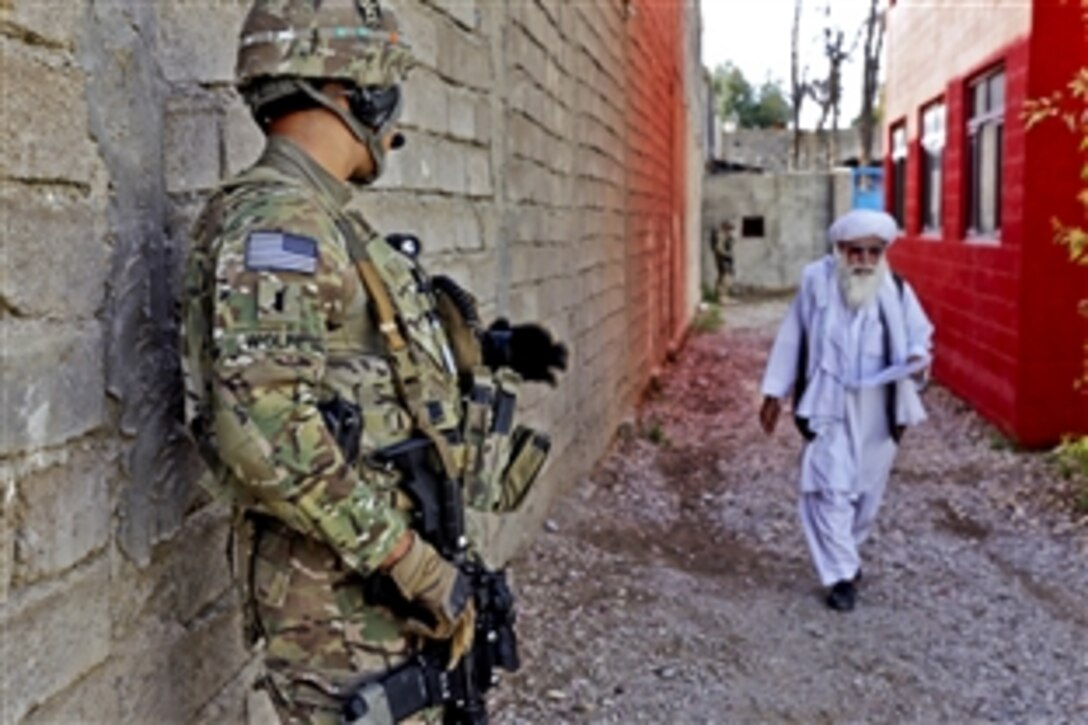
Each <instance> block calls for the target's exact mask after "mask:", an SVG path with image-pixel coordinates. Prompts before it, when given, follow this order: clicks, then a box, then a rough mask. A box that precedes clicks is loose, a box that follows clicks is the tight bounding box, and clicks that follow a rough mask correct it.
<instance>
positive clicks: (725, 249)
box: [710, 221, 733, 300]
mask: <svg viewBox="0 0 1088 725" xmlns="http://www.w3.org/2000/svg"><path fill="white" fill-rule="evenodd" d="M710 250H711V252H713V253H714V265H715V267H716V268H717V271H718V278H717V280H715V282H714V295H715V296H716V297H717V298H718V299H719V300H720V299H722V298H723V297H727V296H729V294H730V293H731V292H732V291H733V223H732V222H730V221H724V222H722V223H721V224H720V225H719V226H718V229H717V231H716V232H714V233H712V234H711V236H710Z"/></svg>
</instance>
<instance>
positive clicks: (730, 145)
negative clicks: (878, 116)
mask: <svg viewBox="0 0 1088 725" xmlns="http://www.w3.org/2000/svg"><path fill="white" fill-rule="evenodd" d="M719 128H721V129H722V130H721V131H720V132H719V133H720V135H719V138H720V140H719V142H718V144H717V148H716V150H717V153H718V156H717V159H718V161H719V163H720V164H724V165H726V166H740V167H744V168H757V169H761V170H763V171H772V172H773V171H826V170H827V169H828V168H829V167H834V166H856V165H857V164H858V159H859V158H860V157H861V143H860V138H859V135H858V131H857V129H854V128H840V129H839V130H838V131H837V132H836V133H835V134H834V138H833V139H832V138H829V137H830V136H831V135H832V134H831V132H830V131H827V132H826V133H817V132H816V131H806V130H802V131H801V140H800V149H799V151H800V153H799V154H798V160H797V167H796V168H791V164H790V161H791V158H792V156H793V131H791V130H790V129H786V128H729V129H726V128H724V127H719ZM832 140H833V141H834V143H833V144H830V145H829V143H828V142H829V141H832ZM828 148H832V149H833V154H834V157H833V158H832V161H831V163H830V164H828V162H827V153H828ZM871 154H872V158H873V159H874V162H876V161H879V159H880V158H881V156H882V155H883V150H882V149H881V143H880V138H879V137H876V138H874V139H873V148H872V150H871Z"/></svg>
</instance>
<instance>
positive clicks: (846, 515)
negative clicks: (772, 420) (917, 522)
mask: <svg viewBox="0 0 1088 725" xmlns="http://www.w3.org/2000/svg"><path fill="white" fill-rule="evenodd" d="M884 395H885V392H884V391H883V390H864V391H860V392H856V393H852V394H849V395H848V396H847V415H846V419H845V420H844V421H841V422H838V423H830V424H828V425H826V426H821V429H820V430H819V431H818V434H817V440H814V441H812V442H811V443H809V444H808V446H806V450H805V454H804V455H803V456H802V462H801V500H800V504H799V510H800V514H801V524H802V526H803V527H804V530H805V538H806V539H807V541H808V548H809V553H810V554H811V555H812V563H813V564H814V565H815V567H816V572H817V574H818V575H819V577H820V582H821V583H822V584H823V585H824V586H831V585H832V584H834V583H835V582H838V581H842V580H844V579H853V578H854V577H855V576H856V575H857V573H858V568H859V567H860V565H861V559H860V557H859V555H858V547H860V546H861V544H862V542H864V541H865V539H866V538H868V536H869V534H870V532H871V531H872V529H873V522H874V521H875V520H876V514H877V511H878V510H879V509H880V502H881V501H882V500H883V498H884V490H885V488H886V486H887V483H888V474H889V473H890V472H891V468H892V462H893V461H894V460H895V453H896V450H897V446H896V444H895V442H894V441H893V440H892V438H891V434H890V433H889V431H888V423H887V413H886V410H885V407H884V406H885V398H884Z"/></svg>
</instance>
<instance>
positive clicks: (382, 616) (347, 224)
mask: <svg viewBox="0 0 1088 725" xmlns="http://www.w3.org/2000/svg"><path fill="white" fill-rule="evenodd" d="M411 64H412V57H411V55H410V53H409V51H408V48H407V46H406V45H405V44H404V43H403V42H402V40H401V38H400V36H399V33H398V30H397V24H396V21H395V19H394V17H393V15H392V13H391V12H390V11H389V10H388V9H384V8H382V7H381V6H380V4H379V2H378V1H377V0H324V1H323V2H317V1H316V0H257V1H256V2H255V3H254V5H253V7H252V9H251V11H250V12H249V14H248V16H247V18H246V20H245V23H244V25H243V27H242V31H241V39H240V43H239V53H238V85H239V90H240V91H241V93H242V94H243V96H244V97H245V99H246V101H247V102H248V103H249V105H250V107H251V109H252V111H253V114H254V117H255V118H256V120H257V122H258V123H259V125H260V126H261V128H262V129H263V130H264V132H265V133H266V134H267V136H268V142H267V146H266V148H265V150H264V153H263V155H262V156H261V158H260V160H259V161H258V162H257V163H256V165H255V166H253V167H252V168H251V169H249V170H247V171H245V172H243V173H242V174H241V175H239V176H237V177H236V178H234V179H231V180H229V181H227V182H225V183H224V184H223V185H222V186H221V187H220V189H219V190H218V191H217V192H216V193H215V194H214V195H213V196H212V197H211V199H210V200H209V201H208V204H207V206H206V208H205V210H204V212H203V214H202V216H201V217H200V219H199V221H198V223H197V225H196V228H195V231H194V237H193V241H192V245H191V252H190V258H189V261H188V266H187V270H186V276H185V298H184V309H183V322H184V340H183V346H184V359H183V367H184V371H185V378H186V419H187V421H188V423H189V426H190V430H191V431H192V434H193V436H194V438H195V439H196V441H197V443H198V445H199V446H200V449H201V452H202V454H203V456H204V458H205V460H206V461H207V462H208V465H209V468H210V469H211V475H209V476H206V477H205V480H204V481H203V483H204V485H205V486H206V487H208V488H209V490H211V491H213V493H215V494H217V495H218V496H220V497H221V498H222V499H225V500H227V501H228V502H230V503H231V504H232V505H233V506H234V508H235V511H236V512H237V514H238V515H237V516H236V525H237V531H236V534H237V536H236V540H237V544H238V551H237V552H236V559H237V562H238V564H239V566H238V567H236V569H237V571H236V574H237V576H238V581H239V583H240V585H241V587H242V590H243V598H244V603H245V614H246V620H247V625H248V630H249V634H250V635H251V637H252V641H254V642H257V641H260V642H262V643H263V649H262V651H263V657H264V664H265V673H264V677H263V678H262V683H261V684H262V685H263V687H264V688H265V689H267V691H268V692H269V694H270V696H271V698H272V701H273V703H274V705H275V707H276V709H277V711H278V712H279V714H280V716H281V718H282V719H283V721H284V722H292V723H294V722H307V723H340V722H344V721H351V722H367V723H379V722H392V721H393V720H401V719H405V718H408V717H413V716H416V715H426V716H428V717H432V716H438V715H441V713H442V712H443V711H444V712H445V717H446V718H447V719H448V720H450V721H452V722H478V721H479V720H480V718H481V717H483V716H484V701H483V699H482V697H481V693H482V692H483V691H484V690H486V689H487V687H489V686H490V685H491V683H492V679H491V674H492V673H491V670H492V668H494V667H501V668H505V669H514V668H516V666H517V653H516V650H515V649H514V640H513V631H512V628H511V623H512V621H513V611H512V599H511V597H510V593H509V590H508V589H507V587H506V584H505V578H504V576H503V574H502V572H490V571H488V570H487V569H486V568H485V567H483V565H482V563H481V562H480V561H479V558H478V557H477V556H476V555H475V554H474V551H473V549H472V548H471V542H470V541H468V540H467V539H466V535H465V533H464V519H463V514H464V505H465V504H468V505H470V506H473V507H475V508H477V509H480V510H484V511H499V512H501V511H504V510H509V509H511V508H513V507H515V506H517V505H518V503H519V502H520V501H521V499H522V498H523V497H524V495H525V491H526V490H527V488H528V487H529V485H530V484H531V483H532V481H533V479H534V478H535V477H536V475H537V473H538V471H539V470H540V467H541V465H542V463H543V460H544V456H545V454H546V452H547V448H548V445H547V438H546V437H544V436H542V435H541V434H538V433H535V432H533V431H530V430H528V429H524V428H521V427H517V428H514V427H513V425H512V423H513V415H514V406H515V403H516V399H517V383H518V381H519V380H521V379H526V380H542V381H548V382H552V383H554V382H555V374H556V372H557V371H558V370H561V369H564V368H565V365H566V348H565V347H564V346H563V345H562V344H559V343H557V342H556V341H554V340H553V338H552V337H551V335H550V334H549V333H548V332H547V331H546V330H545V329H544V328H542V327H540V326H539V325H519V326H511V325H509V324H507V323H506V322H505V321H503V320H500V321H499V322H497V323H495V324H494V325H492V326H491V327H489V328H487V329H483V328H481V326H480V325H479V319H478V317H477V311H476V307H475V301H474V299H473V298H472V297H471V295H469V294H468V293H467V292H466V291H464V290H463V289H461V288H460V287H458V286H457V285H456V283H454V282H453V281H452V280H451V279H449V278H447V277H441V276H438V277H431V276H430V275H428V274H427V273H426V272H425V271H424V269H423V268H422V266H421V265H420V264H419V260H418V255H419V251H420V250H419V242H418V240H416V239H415V238H414V237H412V236H410V235H406V234H397V235H389V236H382V235H380V234H378V233H377V232H376V231H375V230H374V229H373V228H372V227H371V226H370V225H369V224H368V223H367V222H366V221H365V220H364V219H363V218H362V216H361V215H359V214H358V213H357V212H354V211H352V210H351V209H349V207H348V203H349V201H350V200H351V199H352V196H353V188H359V187H363V186H366V185H368V184H370V183H372V182H373V181H374V180H375V179H377V178H378V176H379V175H380V174H381V173H382V170H383V169H384V168H385V166H386V158H387V154H388V152H389V150H390V149H393V148H397V147H399V146H401V145H403V140H404V139H403V137H401V136H400V135H399V134H398V133H397V132H396V131H395V124H396V121H397V118H398V116H399V113H400V110H401V107H402V103H403V100H402V92H401V86H400V82H401V79H402V78H403V77H404V75H405V74H406V72H407V71H408V69H409V67H410V66H411ZM345 182H351V184H348V183H345ZM353 185H354V187H353Z"/></svg>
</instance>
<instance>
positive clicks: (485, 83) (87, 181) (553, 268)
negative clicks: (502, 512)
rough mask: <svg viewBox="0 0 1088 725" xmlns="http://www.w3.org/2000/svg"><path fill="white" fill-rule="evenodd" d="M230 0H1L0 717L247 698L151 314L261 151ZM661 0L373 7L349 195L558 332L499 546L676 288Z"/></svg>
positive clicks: (533, 505) (588, 425)
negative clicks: (376, 87) (369, 179)
mask: <svg viewBox="0 0 1088 725" xmlns="http://www.w3.org/2000/svg"><path fill="white" fill-rule="evenodd" d="M247 5H248V2H247V0H111V2H105V3H104V2H94V1H93V0H65V2H63V3H61V2H42V1H41V0H0V54H2V57H0V61H2V62H0V74H2V75H0V119H2V121H0V222H2V226H0V233H2V250H0V252H2V259H3V265H2V266H0V368H2V369H3V371H4V376H3V385H2V389H0V487H2V493H3V495H2V496H0V662H3V663H4V667H3V668H0V722H3V723H16V722H30V723H58V722H164V723H173V722H216V723H221V722H240V721H243V720H244V719H245V718H246V716H247V710H248V711H249V715H250V716H253V717H256V718H257V719H258V720H260V717H261V715H260V713H259V712H257V711H256V710H254V709H253V708H255V707H257V705H256V704H255V701H253V700H251V699H250V698H247V697H246V691H247V688H248V683H249V682H250V681H251V679H252V675H253V667H252V660H251V657H250V654H249V653H248V652H246V651H245V649H244V647H243V646H242V642H241V638H240V623H239V610H238V600H237V596H236V594H235V592H234V590H233V587H232V586H231V584H230V577H229V571H228V565H227V561H226V558H225V549H226V545H227V535H228V520H227V519H228V512H227V511H226V510H225V509H224V508H223V507H221V506H219V505H216V504H212V503H211V502H210V501H209V500H208V498H207V496H206V495H205V494H204V493H203V492H202V491H201V490H200V489H199V487H197V486H196V485H195V481H196V480H197V479H198V477H199V476H200V474H201V472H202V466H201V464H200V462H199V460H198V459H197V457H196V456H195V454H194V451H193V450H192V448H191V447H190V445H189V444H188V443H187V441H186V440H185V438H184V436H183V434H182V431H181V429H180V426H179V420H180V414H181V397H180V389H179V370H178V363H177V334H178V320H177V309H176V301H177V290H178V287H179V276H180V271H181V268H182V264H183V260H184V258H185V254H186V249H187V244H188V242H187V237H188V230H189V228H190V226H191V224H192V222H193V219H194V218H195V216H196V214H197V213H198V212H199V210H200V207H201V205H202V203H203V201H204V199H205V198H206V197H207V195H208V193H209V192H210V190H211V189H212V187H213V186H214V185H215V184H216V183H217V182H218V180H219V179H220V178H221V177H223V176H224V175H227V174H230V173H233V172H235V171H238V170H239V169H242V168H244V167H245V166H246V165H248V164H249V163H251V162H252V161H253V160H254V159H255V158H256V156H257V155H258V153H259V152H260V149H261V146H262V139H261V136H260V134H259V132H258V130H257V128H256V126H255V125H254V124H253V122H252V121H251V120H250V118H249V115H248V111H247V110H246V108H245V107H244V104H243V103H242V102H241V101H240V99H239V98H238V97H237V94H236V93H235V92H234V91H233V89H232V87H231V75H232V70H233V59H234V52H235V51H234V48H235V41H236V35H237V30H238V27H239V25H240V23H241V20H242V18H243V16H244V13H245V11H246V9H247ZM685 5H687V4H684V3H680V2H670V3H661V2H652V1H651V0H603V1H602V2H596V3H554V2H544V1H542V0H540V1H536V0H533V1H530V0H525V1H524V2H523V1H518V2H505V3H495V2H487V1H485V0H402V1H401V2H399V3H397V4H396V6H395V7H396V8H397V10H398V13H399V14H400V16H401V18H402V20H403V24H404V26H405V34H406V36H407V37H408V38H409V39H410V42H411V43H412V45H413V47H414V49H415V51H416V53H417V55H418V56H419V58H420V61H421V67H420V68H419V69H418V71H417V72H416V73H415V74H414V76H413V77H412V79H411V80H410V82H409V83H408V85H407V89H406V94H407V99H408V103H407V107H406V109H405V114H404V130H405V132H406V134H407V136H408V139H409V144H408V147H407V148H406V149H405V150H404V151H402V152H400V153H398V154H397V155H396V157H395V159H394V160H393V162H392V164H391V169H390V173H389V174H388V177H387V178H385V179H383V180H382V182H381V183H380V184H379V185H378V186H377V187H375V188H374V189H372V190H369V191H367V192H365V193H361V194H359V195H358V198H357V199H356V201H355V204H356V205H357V206H358V207H359V208H360V209H361V210H362V211H363V212H364V214H366V215H367V216H368V217H369V218H370V219H371V220H372V221H373V223H375V224H376V225H378V226H379V227H380V228H385V229H387V230H390V231H393V230H410V231H414V232H417V233H418V234H420V236H421V238H422V239H423V241H424V245H425V249H426V261H427V263H428V264H429V265H430V266H431V268H432V269H442V270H443V271H445V272H447V273H449V274H452V275H453V276H455V277H456V278H458V279H459V280H461V281H462V282H464V283H465V284H466V285H467V286H469V287H470V288H471V289H473V290H474V291H475V292H476V293H477V294H478V295H479V297H480V298H481V301H482V303H483V308H484V312H485V315H486V316H488V317H490V316H498V315H507V316H509V317H510V318H512V319H514V320H522V319H527V318H531V319H539V320H542V321H543V322H545V323H546V324H548V325H549V326H551V327H552V328H553V329H554V330H555V331H556V333H557V334H558V335H559V336H560V337H562V338H563V339H564V340H566V341H567V342H568V344H569V345H570V349H571V369H570V371H569V372H568V373H567V375H566V376H565V377H564V379H563V381H562V383H561V385H560V386H559V387H558V388H557V389H556V390H554V391H552V390H549V389H546V388H540V387H533V386H526V389H525V396H524V398H525V400H524V403H525V408H526V415H527V418H528V420H529V421H530V422H533V423H536V424H538V425H540V426H542V427H545V428H547V429H549V430H550V431H551V432H552V433H553V437H554V448H553V451H554V453H553V458H552V462H551V464H550V467H549V469H548V471H547V474H546V476H545V479H544V480H543V481H542V482H541V485H540V486H539V487H538V489H537V490H536V491H535V492H534V494H533V496H532V497H531V499H530V500H529V501H528V503H527V505H526V506H525V509H524V511H523V512H522V513H521V514H520V515H519V516H516V517H511V518H508V519H501V520H500V519H497V518H493V519H489V520H485V521H483V522H482V525H483V527H484V531H485V533H486V535H487V537H488V541H489V544H490V547H491V550H492V551H493V552H494V556H495V558H497V559H502V558H506V557H507V556H509V554H510V553H511V552H512V551H514V550H515V549H516V548H517V547H518V546H520V545H522V544H524V543H526V542H527V541H528V540H529V538H531V536H532V533H533V532H534V531H536V530H537V528H538V524H539V522H540V520H541V518H542V517H543V516H544V515H545V514H546V511H547V507H548V505H549V503H550V502H551V500H552V499H553V498H554V497H555V495H556V494H557V493H558V492H559V491H560V490H562V489H563V488H564V487H565V486H569V485H573V484H574V483H575V482H576V481H577V479H578V478H579V477H580V476H581V475H583V474H584V473H585V472H586V471H587V470H588V469H589V467H590V466H591V465H592V463H593V462H594V461H596V459H597V458H598V457H599V456H600V455H601V453H602V452H603V451H604V449H605V448H606V446H607V445H608V443H609V441H610V440H611V436H612V434H613V432H614V430H615V428H616V426H617V424H618V423H619V421H620V420H621V419H622V417H623V416H624V415H626V414H627V413H628V412H629V411H630V410H631V408H632V406H633V404H634V402H635V401H636V399H637V397H638V395H639V394H640V392H641V390H642V387H643V385H644V383H645V381H646V380H647V378H648V376H649V375H650V373H651V370H652V369H653V367H654V366H655V365H657V364H658V363H660V361H661V359H662V358H663V357H664V355H665V353H666V350H667V348H668V345H669V344H670V342H672V341H674V340H676V339H677V338H678V337H679V335H680V333H681V332H682V330H683V329H684V327H685V326H686V325H687V323H688V321H689V320H690V317H691V314H692V311H693V309H694V306H695V304H696V302H697V300H696V299H695V296H694V294H693V293H692V291H691V290H692V284H691V280H693V279H696V278H697V270H696V267H695V264H694V260H695V258H696V256H695V253H693V252H692V250H691V249H690V243H685V239H686V238H690V237H691V236H692V230H698V229H699V226H698V223H697V221H696V222H692V221H691V220H690V219H689V218H688V216H690V215H691V214H693V211H692V210H693V209H694V210H697V209H698V208H699V203H698V197H697V193H698V189H697V188H694V190H693V185H692V186H689V183H690V182H685V179H686V178H689V177H690V175H691V174H690V168H695V167H696V166H695V162H691V161H690V160H689V157H690V156H694V157H695V158H701V157H702V155H703V152H702V150H701V149H696V148H695V147H694V146H693V144H692V141H691V133H692V131H691V129H698V128H699V127H698V125H697V124H698V123H699V120H698V119H695V120H694V121H692V120H690V119H689V118H688V114H689V113H690V112H691V107H692V106H691V104H690V103H687V104H686V103H685V100H684V91H683V88H684V87H686V86H685V84H686V83H688V81H687V80H685V77H686V74H688V73H690V72H692V68H694V67H695V66H696V64H695V63H693V62H692V61H691V58H692V57H693V56H692V55H691V53H690V47H689V48H688V51H689V52H688V55H687V56H685V55H684V52H683V48H684V47H685V44H686V43H691V42H692V38H697V32H693V30H692V28H693V22H694V20H693V18H697V15H698V6H697V5H696V6H694V9H693V8H692V7H691V6H688V7H686V8H683V7H682V6H685ZM685 57H686V58H687V60H686V61H685V60H684V59H685ZM636 91H637V93H639V94H641V95H639V96H638V97H637V98H636V96H635V94H636Z"/></svg>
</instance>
